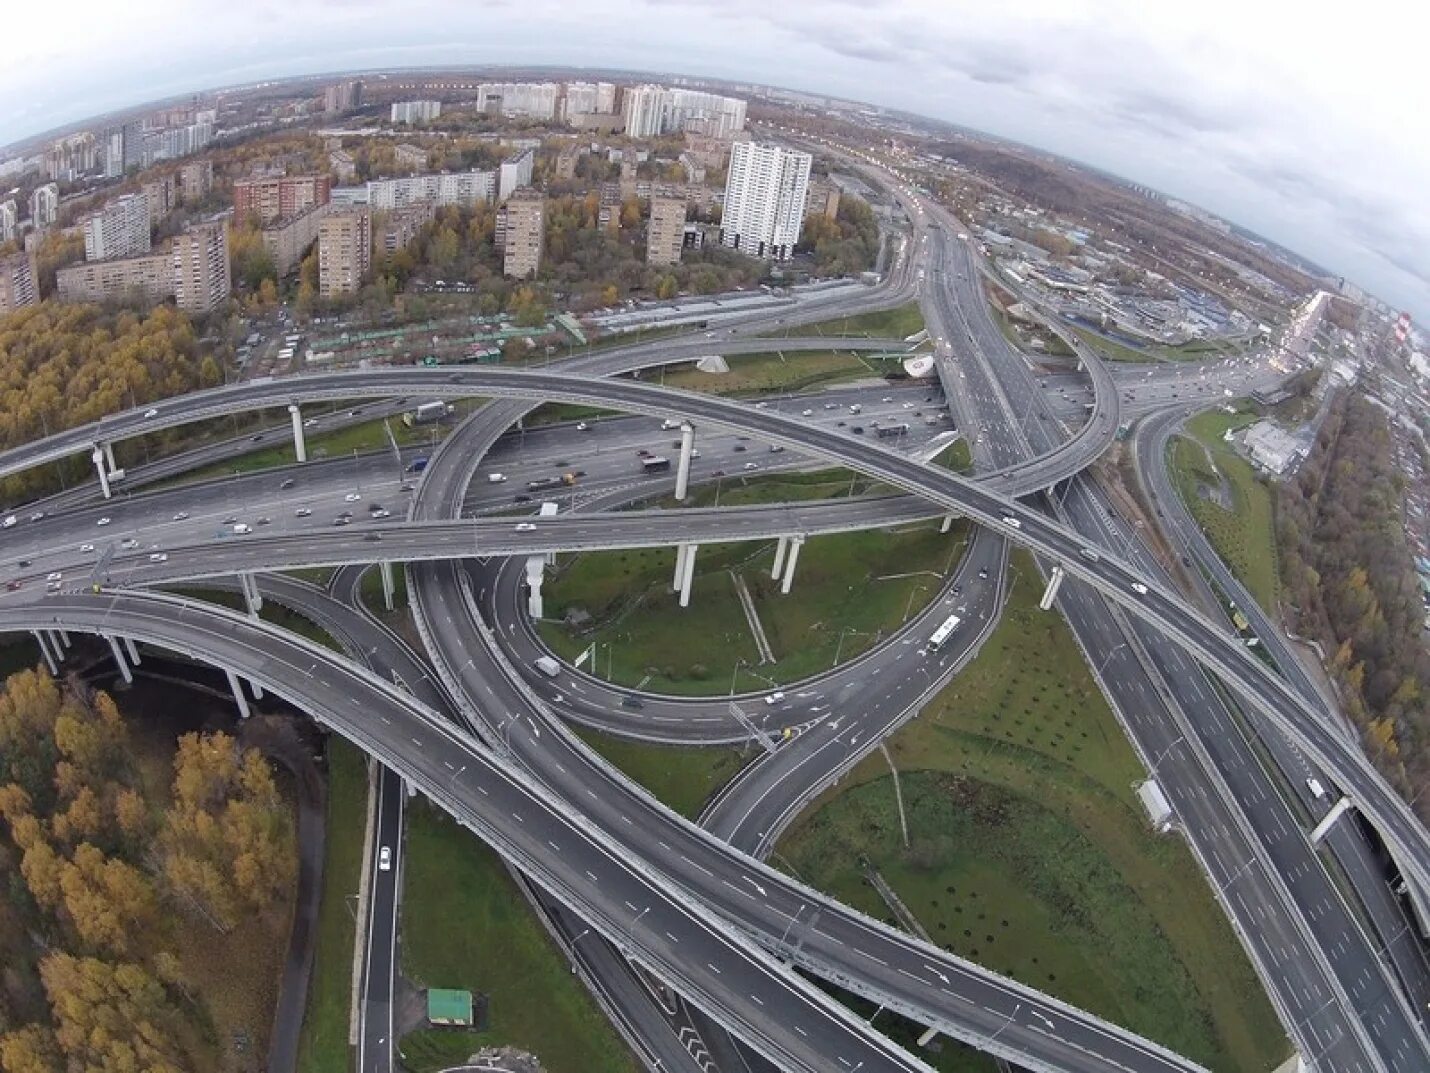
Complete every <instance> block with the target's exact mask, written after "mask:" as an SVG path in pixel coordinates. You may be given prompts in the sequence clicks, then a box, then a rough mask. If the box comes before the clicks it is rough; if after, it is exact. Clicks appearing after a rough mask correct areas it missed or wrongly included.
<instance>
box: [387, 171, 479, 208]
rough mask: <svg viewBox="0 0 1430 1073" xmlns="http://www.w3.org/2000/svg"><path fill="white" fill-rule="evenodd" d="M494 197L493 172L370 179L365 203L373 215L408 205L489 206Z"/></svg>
mask: <svg viewBox="0 0 1430 1073" xmlns="http://www.w3.org/2000/svg"><path fill="white" fill-rule="evenodd" d="M495 194H496V172H492V171H454V172H442V173H439V174H432V175H411V176H408V177H407V178H405V179H373V180H371V181H370V182H369V183H368V184H367V203H368V206H369V207H370V208H372V209H373V210H374V211H377V210H378V209H400V208H403V207H404V206H407V205H418V204H425V203H431V204H433V205H475V204H477V203H478V202H488V203H490V202H491V200H492V199H493V197H494V196H495Z"/></svg>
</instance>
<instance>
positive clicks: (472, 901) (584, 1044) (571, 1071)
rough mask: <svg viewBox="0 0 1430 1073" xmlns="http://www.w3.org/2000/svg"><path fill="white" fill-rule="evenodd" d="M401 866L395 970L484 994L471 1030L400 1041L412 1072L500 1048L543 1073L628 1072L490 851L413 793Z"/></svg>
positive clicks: (611, 1034) (608, 1031) (610, 1034)
mask: <svg viewBox="0 0 1430 1073" xmlns="http://www.w3.org/2000/svg"><path fill="white" fill-rule="evenodd" d="M406 868H407V875H406V881H405V884H404V887H405V890H406V894H405V896H404V898H403V901H402V969H403V972H404V973H405V974H406V976H407V977H408V978H409V979H410V980H412V981H413V982H414V983H415V984H417V985H418V986H420V987H461V988H467V989H470V990H471V991H473V992H481V993H483V994H485V995H486V996H487V999H488V1003H489V1017H490V1023H489V1025H488V1027H487V1030H486V1031H485V1032H481V1033H471V1034H464V1035H460V1036H459V1035H456V1034H452V1033H431V1032H421V1033H417V1034H415V1038H414V1037H412V1036H409V1037H407V1038H405V1039H404V1040H403V1042H402V1049H403V1050H404V1051H406V1048H407V1046H408V1042H409V1040H410V1041H411V1042H412V1048H413V1054H412V1055H410V1056H409V1058H410V1059H411V1060H410V1061H409V1062H408V1063H407V1064H408V1065H409V1067H410V1068H412V1069H413V1070H414V1073H426V1071H428V1070H435V1069H440V1068H442V1067H443V1066H444V1065H448V1064H450V1059H451V1058H452V1057H453V1056H454V1054H455V1055H456V1056H457V1057H465V1056H466V1055H467V1054H470V1053H471V1052H472V1051H475V1050H477V1049H478V1048H479V1047H481V1046H485V1045H501V1044H510V1045H511V1046H514V1047H519V1048H521V1049H522V1050H526V1051H530V1052H531V1053H533V1054H535V1055H536V1056H537V1057H538V1058H539V1059H540V1060H541V1062H542V1066H543V1068H545V1069H546V1070H547V1071H548V1073H634V1070H635V1069H636V1068H637V1067H636V1063H635V1061H634V1059H633V1058H632V1057H631V1055H630V1054H629V1053H628V1052H627V1051H626V1048H625V1046H624V1044H623V1043H622V1042H621V1040H620V1038H619V1037H618V1036H617V1035H616V1032H615V1030H614V1029H613V1028H611V1026H610V1025H609V1024H608V1023H607V1022H606V1019H605V1017H604V1016H603V1015H602V1013H601V1012H600V1010H599V1009H598V1007H597V1006H596V1004H595V1002H594V1001H593V1000H592V999H591V997H590V996H589V995H588V994H587V992H586V990H585V988H584V987H583V986H582V984H581V983H580V981H579V980H577V979H576V977H575V976H573V975H572V973H571V969H570V966H569V965H568V964H567V962H566V960H565V958H563V957H562V956H561V955H560V954H559V953H558V952H557V950H556V949H555V947H553V946H552V944H551V941H550V938H549V937H548V936H547V934H546V932H545V930H544V929H543V928H542V926H541V925H540V924H539V923H538V922H537V920H536V919H535V918H534V917H533V916H532V914H531V911H530V909H529V908H528V906H527V904H526V902H525V900H524V899H523V898H522V896H521V895H520V893H519V892H518V891H517V889H516V887H515V886H514V885H513V883H512V880H511V877H510V876H509V875H508V874H507V871H506V869H505V868H504V867H503V866H502V864H501V860H500V858H498V857H497V855H496V854H495V853H493V852H492V851H491V850H490V849H488V848H487V847H486V846H485V845H484V844H483V843H481V842H480V841H478V840H477V839H476V837H475V836H473V835H472V834H471V833H469V832H468V831H466V830H465V829H463V828H461V827H459V826H457V824H456V823H455V822H454V821H452V820H451V819H449V818H448V817H446V816H444V815H442V814H441V813H439V812H437V811H436V810H435V809H433V808H431V807H430V806H428V805H427V804H425V803H424V802H423V801H422V800H420V799H418V800H416V801H414V802H413V804H412V805H411V807H410V808H409V811H408V823H407V863H406ZM439 1035H440V1036H442V1037H443V1038H442V1039H434V1038H433V1037H435V1036H439ZM419 1054H420V1055H421V1057H420V1059H419Z"/></svg>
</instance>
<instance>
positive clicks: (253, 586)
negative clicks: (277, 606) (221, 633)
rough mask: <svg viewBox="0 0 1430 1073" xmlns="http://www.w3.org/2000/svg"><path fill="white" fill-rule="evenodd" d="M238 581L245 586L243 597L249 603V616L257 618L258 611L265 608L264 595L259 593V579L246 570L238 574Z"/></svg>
mask: <svg viewBox="0 0 1430 1073" xmlns="http://www.w3.org/2000/svg"><path fill="white" fill-rule="evenodd" d="M238 583H239V584H240V585H242V586H243V599H244V602H245V603H247V604H248V614H249V616H250V617H252V618H257V617H258V612H260V611H262V610H263V597H262V596H260V595H259V594H258V579H257V578H255V577H254V576H253V575H252V574H251V573H248V572H247V571H244V572H242V573H240V574H239V575H238Z"/></svg>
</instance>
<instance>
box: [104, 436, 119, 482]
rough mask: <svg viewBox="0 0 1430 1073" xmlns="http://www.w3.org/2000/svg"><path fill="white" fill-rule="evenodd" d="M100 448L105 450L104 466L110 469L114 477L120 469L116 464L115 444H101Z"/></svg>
mask: <svg viewBox="0 0 1430 1073" xmlns="http://www.w3.org/2000/svg"><path fill="white" fill-rule="evenodd" d="M100 446H101V447H103V448H104V464H105V465H106V466H108V467H109V472H110V475H111V476H112V475H113V474H114V471H115V470H117V469H118V468H119V467H118V466H117V465H115V464H114V444H112V443H108V442H105V443H102V444H100Z"/></svg>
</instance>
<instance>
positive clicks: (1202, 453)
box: [1170, 411, 1280, 616]
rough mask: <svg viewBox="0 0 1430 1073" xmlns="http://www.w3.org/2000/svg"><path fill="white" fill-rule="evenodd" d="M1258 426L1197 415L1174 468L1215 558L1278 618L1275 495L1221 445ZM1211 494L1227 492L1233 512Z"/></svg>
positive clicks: (1175, 443) (1177, 449)
mask: <svg viewBox="0 0 1430 1073" xmlns="http://www.w3.org/2000/svg"><path fill="white" fill-rule="evenodd" d="M1254 420H1255V417H1253V416H1251V415H1249V414H1234V415H1233V414H1227V413H1223V412H1221V411H1213V412H1211V413H1204V414H1198V415H1197V416H1196V417H1193V418H1192V419H1191V420H1189V421H1188V422H1187V424H1186V431H1187V436H1188V437H1190V439H1189V438H1187V437H1177V438H1174V439H1173V440H1172V443H1171V448H1170V450H1171V459H1170V466H1171V473H1172V483H1173V484H1174V485H1175V486H1176V488H1177V492H1178V494H1180V495H1181V497H1182V502H1183V503H1185V504H1186V506H1187V509H1188V510H1189V511H1190V512H1191V515H1192V517H1193V518H1194V519H1196V522H1197V524H1198V525H1200V526H1201V528H1202V531H1203V532H1204V533H1206V535H1207V539H1208V540H1209V541H1211V545H1212V547H1213V548H1215V549H1216V553H1217V554H1218V555H1220V556H1221V558H1222V560H1223V561H1224V562H1225V563H1226V564H1227V566H1228V567H1230V568H1231V572H1232V573H1233V574H1235V575H1236V578H1237V580H1238V581H1240V582H1241V583H1242V584H1243V585H1245V586H1246V588H1247V590H1248V591H1249V592H1250V593H1251V595H1252V596H1253V597H1255V598H1256V601H1257V603H1259V604H1260V605H1261V608H1262V610H1263V611H1266V612H1267V613H1268V614H1271V615H1273V616H1274V615H1275V614H1276V606H1277V598H1278V594H1279V592H1280V580H1279V578H1280V575H1279V573H1278V566H1277V560H1276V524H1275V518H1274V516H1273V506H1272V496H1271V490H1270V489H1269V488H1268V487H1267V486H1266V485H1265V484H1264V483H1263V482H1262V480H1261V478H1260V477H1258V476H1257V474H1256V471H1255V470H1254V469H1253V468H1252V466H1251V463H1249V462H1247V461H1246V459H1244V458H1242V457H1241V456H1240V455H1238V454H1237V453H1236V451H1234V450H1233V449H1232V448H1231V446H1230V445H1229V444H1228V443H1226V441H1225V440H1223V439H1222V435H1223V434H1224V433H1225V432H1226V431H1227V430H1229V429H1237V428H1241V427H1243V426H1244V425H1247V424H1250V423H1251V422H1252V421H1254ZM1208 455H1210V463H1209V462H1208ZM1209 490H1222V491H1224V492H1225V493H1226V494H1227V495H1229V496H1230V509H1229V510H1228V509H1225V508H1223V507H1222V506H1221V505H1220V503H1219V502H1216V501H1215V500H1214V499H1213V498H1211V496H1210V495H1208V494H1207V492H1208V491H1209Z"/></svg>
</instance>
